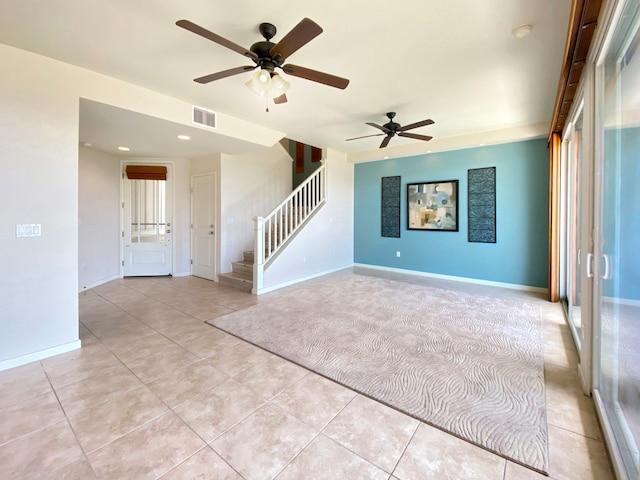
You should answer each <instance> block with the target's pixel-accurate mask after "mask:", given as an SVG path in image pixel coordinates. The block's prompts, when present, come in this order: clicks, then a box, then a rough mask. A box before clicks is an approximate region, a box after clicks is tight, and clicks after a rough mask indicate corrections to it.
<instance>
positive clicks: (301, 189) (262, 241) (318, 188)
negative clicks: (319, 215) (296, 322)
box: [253, 165, 327, 293]
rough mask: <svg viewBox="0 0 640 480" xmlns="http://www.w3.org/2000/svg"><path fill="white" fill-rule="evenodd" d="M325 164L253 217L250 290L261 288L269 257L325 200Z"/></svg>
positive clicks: (273, 255) (282, 246) (273, 256)
mask: <svg viewBox="0 0 640 480" xmlns="http://www.w3.org/2000/svg"><path fill="white" fill-rule="evenodd" d="M326 193H327V182H326V166H325V165H322V166H320V168H318V169H317V170H316V171H315V172H313V174H311V175H310V176H309V177H308V178H307V179H306V180H305V181H304V182H303V183H301V184H300V185H299V186H298V187H297V188H296V189H295V190H294V191H293V192H291V194H290V195H289V196H288V197H287V198H286V199H285V200H284V201H283V202H282V203H281V204H280V205H278V206H277V207H276V208H274V209H273V211H272V212H271V213H269V215H267V216H266V217H254V218H253V227H254V242H253V246H254V255H255V261H254V264H253V285H254V287H253V290H254V293H257V292H258V291H259V290H260V289H261V288H262V275H263V272H264V268H265V266H266V265H267V264H268V263H269V260H271V259H273V258H275V255H276V254H277V253H278V252H279V251H280V250H281V249H283V248H284V246H285V245H286V244H287V242H288V241H289V239H290V238H291V237H293V236H294V235H295V233H296V232H297V231H298V230H300V228H302V226H303V225H304V223H305V222H306V220H307V219H308V218H309V217H310V216H311V215H312V214H313V213H314V212H315V211H316V210H317V209H318V208H320V206H321V205H322V204H324V203H325V202H326V196H327V195H326Z"/></svg>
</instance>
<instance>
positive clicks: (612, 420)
mask: <svg viewBox="0 0 640 480" xmlns="http://www.w3.org/2000/svg"><path fill="white" fill-rule="evenodd" d="M614 18H615V20H614V26H613V27H612V28H613V30H612V33H611V35H610V37H609V39H608V42H607V43H606V44H605V45H606V46H605V50H604V51H603V52H602V54H601V55H600V58H599V61H598V69H597V75H598V76H597V79H598V83H597V88H596V92H597V96H598V100H599V103H598V106H599V114H598V122H597V124H596V130H597V132H598V135H599V136H598V150H597V151H598V157H599V158H598V167H599V172H600V178H601V180H600V182H599V185H598V187H599V188H598V196H597V205H596V207H597V208H596V212H595V215H596V220H597V221H596V252H597V255H596V264H595V269H594V270H595V274H596V281H595V292H594V294H595V302H594V307H595V309H594V311H595V313H596V316H595V321H596V326H597V330H598V335H597V336H596V348H597V351H598V356H597V365H596V369H595V373H596V385H595V389H594V393H595V397H596V404H597V405H598V409H599V413H600V415H601V417H602V419H603V424H604V426H605V432H606V433H607V438H608V441H609V444H610V445H611V447H612V448H611V450H612V451H613V458H614V464H615V466H616V469H617V470H618V474H619V476H620V477H621V478H625V477H626V478H633V479H637V478H638V464H639V454H638V446H639V445H640V31H639V30H640V29H639V27H640V0H630V1H626V2H620V7H619V10H618V12H617V13H616V16H615V17H614Z"/></svg>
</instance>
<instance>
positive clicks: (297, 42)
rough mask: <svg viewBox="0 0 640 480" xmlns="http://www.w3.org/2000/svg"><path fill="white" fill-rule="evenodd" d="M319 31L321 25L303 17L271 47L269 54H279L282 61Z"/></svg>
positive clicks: (273, 55)
mask: <svg viewBox="0 0 640 480" xmlns="http://www.w3.org/2000/svg"><path fill="white" fill-rule="evenodd" d="M321 33H322V27H321V26H320V25H318V24H317V23H316V22H314V21H313V20H311V19H309V18H303V19H302V20H300V23H298V24H297V25H296V26H295V27H293V28H292V29H291V31H290V32H289V33H287V34H286V35H285V36H284V37H283V38H282V40H280V41H279V42H278V43H276V44H275V45H274V46H273V47H271V50H269V55H271V56H272V57H275V56H276V55H280V61H281V62H283V61H284V60H285V58H288V57H289V56H290V55H291V54H292V53H294V52H296V51H297V50H298V49H299V48H300V47H303V46H304V45H306V44H307V43H309V42H310V41H311V40H313V39H314V38H316V37H317V36H318V35H320V34H321Z"/></svg>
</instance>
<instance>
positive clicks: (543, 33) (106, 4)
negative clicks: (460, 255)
mask: <svg viewBox="0 0 640 480" xmlns="http://www.w3.org/2000/svg"><path fill="white" fill-rule="evenodd" d="M570 7H571V0H487V1H477V0H476V1H474V0H449V1H442V0H401V1H398V2H390V1H388V0H387V1H384V2H383V1H380V0H349V1H345V0H339V1H338V0H322V1H317V0H306V1H304V2H302V1H299V2H294V1H286V0H270V1H258V0H234V1H227V2H223V1H221V0H182V1H180V2H176V1H174V0H135V1H132V0H109V1H105V0H83V1H79V0H55V1H42V0H2V1H1V2H0V43H5V44H8V45H11V46H14V47H18V48H21V49H24V50H29V51H33V52H36V53H39V54H42V55H45V56H49V57H52V58H55V59H58V60H61V61H64V62H67V63H71V64H74V65H78V66H80V67H84V68H88V69H91V70H94V71H96V72H100V73H103V74H106V75H109V76H111V77H115V78H118V79H121V80H124V81H127V82H130V83H134V84H137V85H140V86H143V87H146V88H149V89H152V90H155V91H158V92H161V93H164V94H167V95H170V96H172V97H176V98H179V99H181V100H184V101H187V102H189V103H192V104H195V105H199V106H202V107H205V108H210V109H211V110H214V111H217V112H221V113H225V114H227V115H231V116H235V117H238V118H241V119H244V120H247V121H249V122H252V123H256V124H260V125H264V126H266V127H270V128H273V129H275V130H278V131H281V132H285V133H286V135H287V137H289V138H292V139H295V140H299V141H303V142H305V143H309V144H312V145H316V146H320V147H330V148H333V149H336V150H339V151H343V152H347V153H355V152H366V151H371V150H377V148H378V145H379V144H380V141H381V140H382V137H372V138H367V139H361V140H355V141H350V142H346V141H345V139H347V138H351V137H357V136H362V135H370V134H374V133H379V132H378V131H376V130H375V129H373V128H372V127H370V126H367V125H365V122H374V123H378V124H383V123H385V122H386V117H385V113H386V112H388V111H396V112H397V117H396V119H395V120H396V121H397V122H398V123H400V124H409V123H414V122H417V121H420V120H423V119H426V118H432V119H433V120H435V125H431V126H428V127H421V128H419V129H416V130H412V132H413V133H419V134H424V135H431V136H433V137H435V138H436V139H443V138H448V137H455V136H459V135H466V134H472V133H478V132H488V131H494V130H503V129H508V128H512V127H523V126H527V125H533V124H540V123H541V122H546V123H547V124H548V123H549V122H550V119H551V115H552V110H553V103H554V100H555V95H556V91H557V86H558V80H559V75H560V67H561V62H562V56H563V53H564V44H565V37H566V34H567V26H568V18H569V11H570ZM304 17H309V18H311V19H312V20H314V21H315V22H316V23H318V24H319V25H320V26H322V28H323V29H324V32H323V33H322V34H321V35H320V36H318V37H317V38H315V39H313V40H311V42H310V43H308V44H307V45H305V46H304V47H302V48H301V49H300V50H298V51H297V52H295V53H294V54H293V55H291V57H290V58H289V59H288V63H295V64H296V65H301V66H304V67H308V68H312V69H315V70H320V71H324V72H327V73H331V74H334V75H337V76H340V77H345V78H348V79H350V81H351V83H350V85H349V86H348V87H347V88H346V90H339V89H335V88H332V87H328V86H325V85H321V84H318V83H314V82H310V81H308V80H304V79H301V78H296V77H292V76H287V75H286V74H283V76H284V77H287V80H289V81H290V83H291V88H290V90H289V92H288V93H287V97H288V99H289V101H288V103H286V104H283V105H273V104H271V105H270V106H269V112H268V113H267V112H265V102H264V100H262V99H260V98H259V97H257V96H255V95H254V94H253V93H251V92H250V91H249V89H247V88H246V87H245V85H244V83H245V82H246V81H247V80H248V79H249V78H250V76H251V73H243V74H240V75H236V76H233V77H229V78H225V79H222V80H218V81H215V82H212V83H209V84H206V85H201V84H198V83H195V82H193V78H196V77H200V76H203V75H206V74H209V73H214V72H217V71H221V70H226V69H229V68H233V67H238V66H242V65H252V64H253V63H252V62H251V60H249V59H247V58H245V57H243V56H242V55H239V54H238V53H236V52H233V51H231V50H228V49H226V48H224V47H222V46H220V45H218V44H216V43H213V42H211V41H209V40H206V39H204V38H202V37H200V36H197V35H195V34H193V33H191V32H188V31H186V30H184V29H182V28H179V27H177V26H176V25H175V22H176V21H177V20H179V19H188V20H191V21H192V22H194V23H197V24H199V25H201V26H203V27H204V28H206V29H208V30H211V31H213V32H215V33H217V34H218V35H221V36H223V37H225V38H227V39H229V40H231V41H233V42H235V43H237V44H239V45H241V46H243V47H246V48H248V47H249V46H251V44H252V43H254V42H256V41H259V40H261V39H262V38H261V36H260V34H259V32H258V25H259V24H260V23H261V22H265V21H267V22H271V23H273V24H274V25H276V27H277V28H278V33H277V34H276V36H275V37H274V39H273V41H274V42H277V41H278V40H279V39H281V38H282V37H283V36H284V35H285V34H286V33H287V32H288V31H289V30H290V29H291V28H293V27H294V26H295V25H296V24H297V23H298V22H299V21H300V20H301V19H302V18H304ZM527 23H529V24H532V25H533V31H532V32H531V34H530V35H529V36H527V37H524V38H521V39H519V38H516V37H515V36H514V35H513V34H512V33H511V32H512V30H513V28H514V27H516V26H518V25H521V24H527ZM42 81H46V78H43V80H42ZM81 107H82V108H81V123H82V126H81V140H82V141H87V142H91V143H93V144H94V145H109V144H110V143H111V144H112V145H115V144H117V145H122V144H123V143H126V142H127V141H131V140H130V139H131V138H133V137H135V139H136V140H137V141H139V142H140V144H141V145H142V144H144V145H145V155H148V156H169V155H171V156H175V155H177V154H179V153H180V149H181V148H185V149H186V148H187V146H186V143H189V144H190V145H189V146H188V148H189V149H190V150H188V151H187V150H184V151H183V155H185V156H191V155H200V154H203V153H202V152H203V151H204V152H205V153H214V152H215V151H225V152H226V153H235V152H236V151H240V150H242V147H243V145H241V144H237V143H234V144H232V143H229V144H226V145H225V144H222V143H220V141H219V136H217V137H216V141H211V139H210V138H208V137H207V135H204V134H202V132H203V131H202V130H198V129H194V130H197V132H195V133H194V132H192V133H194V135H192V136H195V137H196V138H194V140H193V141H192V142H185V143H184V144H182V146H179V147H178V153H176V152H175V151H173V150H169V147H167V145H162V144H161V143H160V142H159V140H158V139H159V138H160V137H161V136H162V135H159V133H163V132H164V133H166V134H167V135H169V134H171V135H173V133H175V132H174V130H172V128H177V127H178V126H177V125H175V124H171V123H169V122H164V121H161V120H158V119H151V118H149V117H145V116H142V115H139V114H132V113H129V112H126V111H122V110H121V109H116V108H113V107H109V106H105V105H101V104H97V103H95V102H83V105H82V106H81ZM163 129H166V130H163ZM167 132H171V133H167ZM98 133H100V135H101V137H100V138H98ZM198 133H200V135H198ZM125 134H126V135H127V138H124V139H123V140H121V139H119V138H118V136H119V135H120V136H123V135H125ZM174 143H175V142H174ZM415 143H421V144H422V142H420V141H418V140H411V139H406V138H399V137H395V138H393V139H392V140H391V143H390V145H389V147H387V149H386V152H388V153H389V154H392V152H393V150H394V148H400V149H401V148H403V147H405V148H407V147H410V146H409V145H407V144H415ZM425 145H428V144H425ZM105 148H107V147H105ZM172 148H173V147H172ZM425 148H426V147H425Z"/></svg>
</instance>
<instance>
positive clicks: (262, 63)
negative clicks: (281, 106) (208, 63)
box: [176, 18, 349, 103]
mask: <svg viewBox="0 0 640 480" xmlns="http://www.w3.org/2000/svg"><path fill="white" fill-rule="evenodd" d="M176 25H177V26H179V27H182V28H184V29H186V30H189V31H190V32H193V33H195V34H197V35H200V36H202V37H204V38H206V39H209V40H211V41H213V42H215V43H217V44H219V45H222V46H223V47H227V48H229V49H231V50H233V51H234V52H237V53H239V54H240V55H244V56H245V57H248V58H250V59H251V60H252V61H253V63H255V65H251V66H244V67H235V68H231V69H229V70H223V71H222V72H217V73H212V74H210V75H205V76H203V77H199V78H196V79H194V81H195V82H198V83H209V82H213V81H214V80H220V79H221V78H226V77H230V76H232V75H237V74H239V73H243V72H248V71H250V70H254V69H256V68H258V67H260V70H259V71H258V72H256V74H255V75H254V77H253V79H252V81H250V82H248V83H247V86H248V87H249V88H251V89H252V90H254V92H256V93H258V94H259V95H261V96H263V97H266V98H267V99H268V98H273V101H274V103H285V102H286V101H287V97H286V95H285V94H284V91H286V89H287V88H288V83H287V82H283V79H282V78H281V77H280V76H279V75H278V74H277V73H276V72H275V69H276V68H280V69H282V71H284V72H285V73H288V74H289V75H293V76H294V77H300V78H304V79H306V80H311V81H312V82H318V83H322V84H324V85H329V86H330V87H335V88H340V89H345V88H347V85H349V80H347V79H346V78H341V77H336V76H335V75H330V74H328V73H324V72H319V71H317V70H311V69H310V68H305V67H300V66H298V65H292V64H290V63H288V64H285V61H286V59H287V58H288V57H289V56H291V55H292V54H293V53H294V52H296V51H297V50H298V49H300V48H301V47H303V46H304V45H306V44H307V43H308V42H310V41H311V40H313V39H314V38H315V37H317V36H318V35H320V34H321V33H322V28H321V27H320V25H318V24H317V23H315V22H314V21H313V20H311V19H309V18H303V19H302V20H301V21H300V23H298V24H297V25H296V26H295V27H293V29H292V30H291V31H290V32H289V33H287V34H286V35H285V36H284V37H283V38H282V39H281V40H280V41H279V42H278V43H273V42H272V41H271V39H272V38H273V37H274V36H275V34H276V27H275V26H273V25H272V24H271V23H261V24H260V27H259V30H260V34H261V35H262V36H263V37H264V38H265V40H262V41H259V42H256V43H254V44H253V45H251V48H249V49H247V48H244V47H242V46H240V45H238V44H236V43H234V42H232V41H230V40H227V39H226V38H223V37H221V36H220V35H217V34H215V33H213V32H210V31H209V30H207V29H205V28H203V27H201V26H199V25H196V24H195V23H193V22H190V21H189V20H178V21H177V22H176ZM261 84H263V86H262V87H261ZM267 86H268V88H267Z"/></svg>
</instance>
